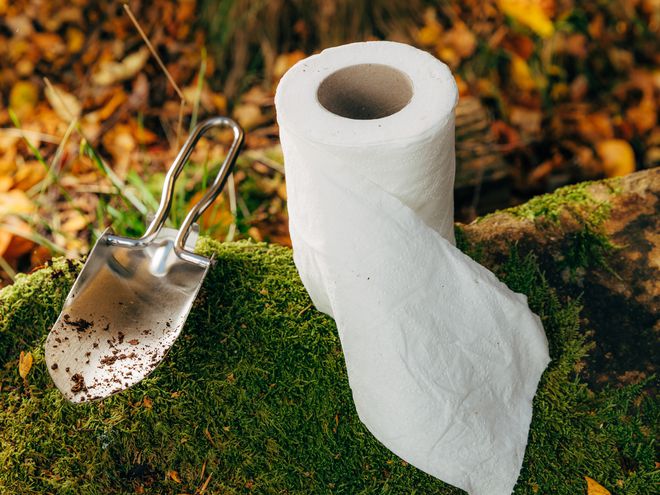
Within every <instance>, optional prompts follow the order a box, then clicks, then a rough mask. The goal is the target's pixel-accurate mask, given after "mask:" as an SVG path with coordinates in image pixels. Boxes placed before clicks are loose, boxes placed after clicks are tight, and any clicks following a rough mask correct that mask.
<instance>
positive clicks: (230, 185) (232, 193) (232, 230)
mask: <svg viewBox="0 0 660 495" xmlns="http://www.w3.org/2000/svg"><path fill="white" fill-rule="evenodd" d="M227 193H228V195H229V210H230V211H231V216H232V222H231V225H230V226H229V231H228V232H227V236H226V237H225V241H227V242H230V241H233V240H234V235H235V234H236V214H237V208H236V183H235V182H234V174H233V173H231V174H229V177H228V178H227Z"/></svg>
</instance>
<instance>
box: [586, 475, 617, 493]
mask: <svg viewBox="0 0 660 495" xmlns="http://www.w3.org/2000/svg"><path fill="white" fill-rule="evenodd" d="M584 479H585V480H587V495H611V493H610V491H609V490H608V489H607V488H605V487H604V486H603V485H601V484H600V483H598V482H597V481H596V480H594V479H592V478H589V476H585V477H584Z"/></svg>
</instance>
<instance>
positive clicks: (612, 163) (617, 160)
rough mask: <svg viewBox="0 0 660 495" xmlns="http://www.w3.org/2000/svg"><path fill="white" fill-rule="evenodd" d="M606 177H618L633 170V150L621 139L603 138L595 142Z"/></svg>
mask: <svg viewBox="0 0 660 495" xmlns="http://www.w3.org/2000/svg"><path fill="white" fill-rule="evenodd" d="M596 153H598V156H599V157H600V159H601V161H602V162H603V172H605V175H606V176H607V177H620V176H622V175H627V174H630V173H632V172H634V171H635V152H634V151H633V149H632V146H630V144H628V142H627V141H624V140H623V139H605V140H603V141H600V142H598V143H597V144H596Z"/></svg>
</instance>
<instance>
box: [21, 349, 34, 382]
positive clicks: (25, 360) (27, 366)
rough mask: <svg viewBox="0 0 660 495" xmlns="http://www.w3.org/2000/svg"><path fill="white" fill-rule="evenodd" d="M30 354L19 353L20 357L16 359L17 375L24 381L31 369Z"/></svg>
mask: <svg viewBox="0 0 660 495" xmlns="http://www.w3.org/2000/svg"><path fill="white" fill-rule="evenodd" d="M32 361H33V359H32V353H31V352H29V351H28V352H23V351H21V355H20V357H19V358H18V374H19V375H21V378H23V379H24V380H25V378H26V377H27V376H28V373H29V372H30V370H31V369H32Z"/></svg>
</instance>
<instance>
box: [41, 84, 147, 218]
mask: <svg viewBox="0 0 660 495" xmlns="http://www.w3.org/2000/svg"><path fill="white" fill-rule="evenodd" d="M44 82H45V83H46V86H48V88H49V89H50V90H51V91H52V92H53V94H54V95H55V97H56V98H57V99H58V100H59V102H60V104H61V105H62V107H63V108H64V110H65V111H66V112H67V114H68V115H69V117H70V118H71V120H72V121H73V120H76V119H75V117H74V115H73V113H71V112H70V111H69V109H68V106H67V104H66V102H65V101H64V99H63V98H62V96H61V95H60V93H59V91H58V90H57V88H55V86H53V85H52V84H51V82H50V80H48V78H47V77H44ZM75 128H76V131H77V132H78V134H79V135H80V137H81V138H82V139H81V141H80V147H81V150H83V152H85V153H86V154H87V156H88V157H89V158H91V159H92V161H93V162H94V163H95V164H96V166H97V167H98V168H99V169H100V170H101V171H102V172H103V173H105V175H106V177H108V179H110V182H111V183H112V185H113V186H115V188H116V189H117V192H118V193H119V196H120V197H121V198H122V199H123V200H125V201H128V202H129V203H130V204H131V205H133V207H134V208H135V209H137V210H138V211H139V212H140V213H141V214H143V215H146V214H147V208H146V206H144V204H143V203H142V201H140V200H139V199H138V198H137V197H136V196H135V195H134V194H133V193H132V192H131V191H130V190H128V189H126V184H125V183H124V181H122V180H121V179H120V178H119V177H118V176H117V174H115V172H114V171H113V170H112V169H111V168H110V166H109V165H108V164H107V163H106V162H105V160H103V158H101V155H99V153H98V152H97V151H96V150H95V149H94V147H93V146H92V145H91V141H90V140H89V139H88V138H87V136H86V135H85V132H84V131H83V129H82V127H81V126H80V123H79V122H76V124H75Z"/></svg>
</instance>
